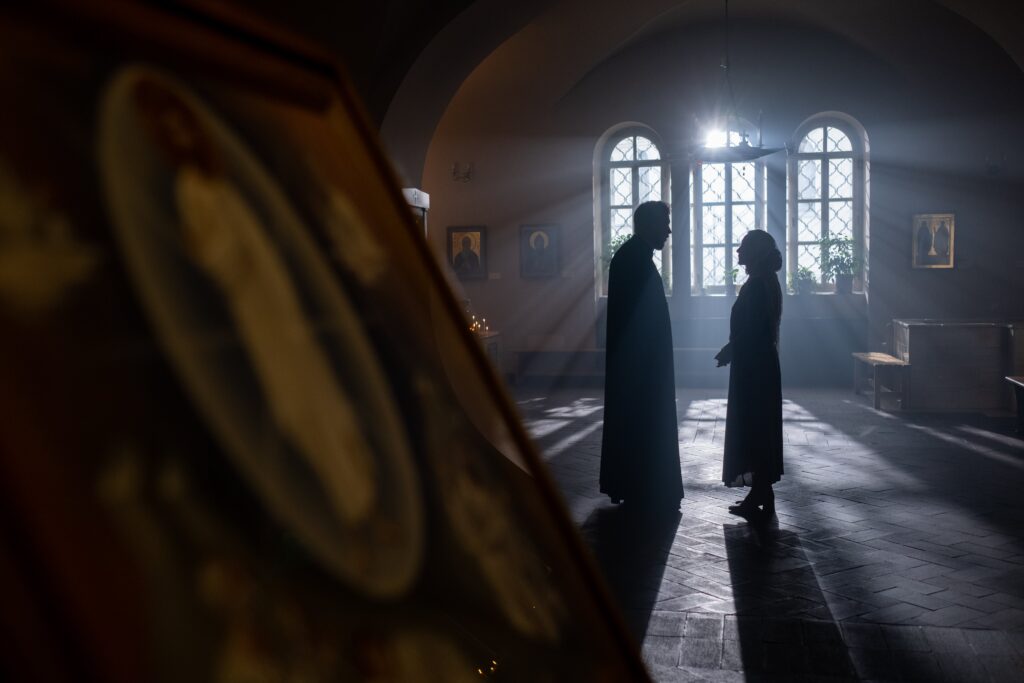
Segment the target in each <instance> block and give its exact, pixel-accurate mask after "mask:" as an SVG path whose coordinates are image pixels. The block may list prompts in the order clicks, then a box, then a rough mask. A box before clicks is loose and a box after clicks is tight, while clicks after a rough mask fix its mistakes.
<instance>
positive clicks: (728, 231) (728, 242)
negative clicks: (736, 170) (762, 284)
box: [724, 163, 735, 294]
mask: <svg viewBox="0 0 1024 683" xmlns="http://www.w3.org/2000/svg"><path fill="white" fill-rule="evenodd" d="M724 199H725V283H724V284H725V292H726V294H732V293H733V292H734V290H735V287H734V285H733V283H732V246H733V244H732V164H731V163H726V164H725V198H724Z"/></svg>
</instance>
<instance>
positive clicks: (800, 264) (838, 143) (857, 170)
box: [787, 120, 866, 289]
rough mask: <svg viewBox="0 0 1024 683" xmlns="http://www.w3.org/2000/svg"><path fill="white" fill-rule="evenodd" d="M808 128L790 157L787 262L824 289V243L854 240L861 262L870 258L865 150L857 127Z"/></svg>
mask: <svg viewBox="0 0 1024 683" xmlns="http://www.w3.org/2000/svg"><path fill="white" fill-rule="evenodd" d="M808 125H809V126H810V128H808V127H807V125H805V126H804V130H806V132H805V133H804V134H802V135H800V136H799V142H798V143H797V144H796V151H795V152H793V153H792V154H790V158H789V206H790V211H789V236H788V240H787V242H788V244H787V252H788V253H787V261H788V269H789V272H790V273H794V272H796V271H797V270H798V269H800V268H806V269H808V270H810V271H811V272H812V273H813V274H814V277H815V279H816V281H817V282H818V283H819V286H820V287H821V288H822V289H824V288H826V286H827V283H825V282H824V281H823V276H822V261H823V259H824V257H825V254H824V248H823V247H822V245H821V243H820V242H821V240H822V239H823V238H832V239H843V240H850V241H851V242H852V244H853V253H854V255H855V256H856V257H857V259H858V260H859V261H863V257H864V255H865V254H864V243H865V235H864V229H863V226H864V208H865V207H864V199H863V198H864V196H865V189H866V188H865V182H866V180H865V170H864V169H865V164H864V158H863V151H862V150H863V148H864V146H863V144H862V143H861V141H860V140H859V139H858V137H857V136H856V135H855V134H854V133H853V129H852V127H848V126H845V125H844V126H840V125H838V124H837V123H836V122H832V121H827V120H825V121H819V122H817V123H815V122H812V123H810V124H808ZM855 275H861V273H855Z"/></svg>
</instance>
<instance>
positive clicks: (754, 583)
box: [722, 515, 855, 680]
mask: <svg viewBox="0 0 1024 683" xmlns="http://www.w3.org/2000/svg"><path fill="white" fill-rule="evenodd" d="M737 520H738V521H737V523H736V524H726V525H723V527H722V534H723V536H724V539H725V549H726V553H727V558H728V566H729V576H730V579H731V581H732V592H733V600H734V602H735V605H736V617H735V618H727V619H726V621H725V627H724V632H723V653H722V655H723V668H738V669H741V670H742V671H744V672H748V673H765V674H772V675H776V676H793V677H806V676H828V677H834V678H838V679H844V680H850V679H854V678H855V673H854V671H855V669H854V666H853V662H852V661H851V660H850V656H849V654H848V652H847V649H846V647H845V645H844V642H843V634H842V630H841V629H840V627H839V624H837V623H836V622H835V621H834V620H833V619H832V616H831V614H830V613H829V610H828V603H827V601H826V599H825V595H824V593H823V592H822V590H821V588H820V587H819V586H818V582H817V579H816V577H815V573H814V568H813V567H812V565H811V563H810V561H809V560H808V558H807V557H806V555H805V553H804V551H803V548H802V547H801V544H800V538H799V536H797V535H796V534H794V533H792V532H790V531H786V530H783V529H780V528H779V525H778V518H776V517H775V516H774V515H772V516H770V517H763V516H761V517H757V518H752V519H750V520H749V521H742V520H741V519H740V518H737Z"/></svg>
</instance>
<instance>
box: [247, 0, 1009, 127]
mask: <svg viewBox="0 0 1024 683" xmlns="http://www.w3.org/2000/svg"><path fill="white" fill-rule="evenodd" d="M236 1H237V2H238V3H239V4H240V5H242V6H243V7H244V8H245V10H246V11H248V12H252V13H255V14H257V15H260V16H262V17H263V18H265V19H268V20H270V21H271V22H273V23H275V24H277V25H280V26H282V27H284V28H286V29H288V30H290V31H292V32H294V33H296V34H299V35H301V36H303V37H305V38H306V39H307V40H309V41H311V42H313V43H316V44H317V45H318V46H320V47H322V48H325V49H327V50H328V51H330V52H332V53H334V54H336V55H338V56H339V58H340V59H341V60H342V61H343V62H344V63H345V64H346V66H347V68H348V71H349V73H350V74H351V76H352V78H353V80H354V81H355V83H356V85H357V87H358V89H359V90H360V92H361V93H362V94H363V97H364V99H365V101H366V104H367V108H368V109H369V111H370V114H371V116H372V117H373V118H374V119H375V120H376V121H377V122H378V123H380V122H382V121H383V120H384V118H385V115H386V113H387V111H388V108H389V107H390V105H391V102H392V100H393V99H394V97H395V95H396V93H398V92H399V90H400V88H401V86H402V83H403V81H404V80H405V79H406V78H407V77H410V76H412V77H413V78H415V77H423V76H422V75H420V76H415V75H412V74H411V73H410V72H411V71H412V70H413V67H414V65H415V64H416V63H417V61H418V60H420V59H421V58H423V57H424V56H426V53H427V52H428V51H429V52H433V53H435V54H434V57H433V60H432V61H431V63H430V65H429V74H430V75H429V76H427V77H428V78H429V79H430V80H434V79H437V80H438V81H440V82H439V83H438V84H437V85H438V86H439V87H441V88H442V89H444V86H445V84H446V83H447V81H449V80H452V79H453V78H455V79H458V78H464V77H465V76H466V75H468V74H469V73H470V72H471V71H472V69H473V68H474V67H475V66H476V65H477V64H479V62H480V61H482V60H483V59H484V58H485V57H486V56H487V55H488V54H490V53H491V52H492V51H493V50H494V49H495V48H497V47H498V46H499V45H500V44H501V43H503V42H504V41H505V40H507V39H508V38H509V37H510V36H512V35H513V34H515V33H517V32H519V31H521V30H523V29H524V28H526V27H527V26H529V25H530V24H534V23H537V22H541V23H543V22H545V21H550V20H551V19H552V18H553V17H557V16H563V17H565V19H566V20H572V18H573V15H574V8H575V9H576V10H582V11H583V14H578V15H577V16H579V17H582V18H583V19H584V20H585V22H586V24H587V28H588V30H596V31H597V32H598V33H599V34H604V33H606V32H607V29H609V28H613V27H614V26H616V25H619V26H629V27H631V28H630V30H629V31H628V33H626V34H625V35H624V34H623V33H624V32H622V31H619V32H615V31H612V32H611V33H614V34H615V35H616V40H615V42H610V43H608V44H606V45H605V46H604V49H605V51H606V54H605V56H607V54H608V53H611V52H614V51H616V50H619V49H622V48H623V47H624V46H625V45H626V44H628V43H629V42H630V41H633V40H636V39H638V38H640V37H642V36H643V35H645V34H646V33H650V32H657V31H661V30H665V29H667V28H669V27H671V26H679V25H683V24H686V23H690V22H698V21H708V20H716V19H719V18H721V16H722V12H723V2H722V0H671V1H668V2H665V1H663V0H633V1H632V2H630V3H623V2H619V1H618V0H587V1H586V2H579V1H578V0H377V1H376V2H337V1H335V2H326V1H324V0H294V1H293V2H288V3H281V2H273V1H272V0H236ZM927 5H931V6H934V7H935V8H936V9H941V8H945V9H946V10H949V11H951V12H954V13H956V14H958V15H960V16H962V17H963V18H964V19H966V20H967V21H969V22H971V23H973V24H974V25H976V26H977V27H978V28H980V29H981V30H982V31H984V32H985V33H987V34H989V35H990V36H991V37H992V39H993V40H994V41H995V42H996V43H997V44H998V45H1000V46H1001V47H1002V49H1004V50H1005V51H1006V52H1007V54H1009V55H1010V57H1011V58H1013V60H1014V61H1015V62H1016V63H1017V64H1018V65H1019V66H1021V67H1022V68H1024V3H1020V2H1013V1H1007V0H884V1H882V2H876V1H874V0H864V1H863V2H844V1H842V0H829V1H827V2H823V1H822V0H732V1H731V3H730V12H731V13H732V15H733V16H734V17H736V18H737V19H744V18H760V19H770V20H773V21H780V22H790V23H800V24H811V25H816V26H819V27H821V28H822V29H823V30H827V31H830V32H835V33H839V34H842V35H845V36H846V37H847V38H848V39H850V40H852V41H854V42H868V43H870V42H871V40H872V37H873V36H875V35H877V34H878V33H879V31H881V32H884V31H885V28H886V25H887V24H888V23H890V22H892V21H893V19H894V18H896V17H899V16H904V15H906V14H908V13H911V14H912V13H915V12H920V11H923V8H925V6H927ZM578 29H579V27H578V26H574V25H572V24H570V25H566V26H565V27H564V33H563V36H564V40H565V42H566V43H567V45H563V46H562V47H563V49H564V48H565V47H567V46H568V47H570V48H571V47H572V45H573V44H576V43H579V44H580V45H581V46H582V45H583V44H585V43H586V42H587V41H579V40H578V39H579V37H580V36H579V30H578ZM936 49H942V48H941V47H937V48H936ZM588 59H591V60H595V59H596V60H598V61H599V60H600V59H601V55H597V54H592V55H590V56H589V57H588ZM442 67H443V68H444V69H445V70H446V71H447V74H440V73H438V69H440V68H442ZM421 71H422V70H421ZM446 76H448V77H446ZM449 87H450V86H449ZM449 95H450V93H449Z"/></svg>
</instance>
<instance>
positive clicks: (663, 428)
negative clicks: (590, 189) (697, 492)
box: [601, 202, 683, 509]
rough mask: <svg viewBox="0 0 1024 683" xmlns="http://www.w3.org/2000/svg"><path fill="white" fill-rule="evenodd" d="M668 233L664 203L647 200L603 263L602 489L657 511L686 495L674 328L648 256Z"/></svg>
mask: <svg viewBox="0 0 1024 683" xmlns="http://www.w3.org/2000/svg"><path fill="white" fill-rule="evenodd" d="M671 232H672V231H671V229H670V228H669V209H668V206H667V205H666V204H665V203H664V202H644V203H643V204H641V205H640V206H639V207H637V209H636V211H635V212H634V213H633V233H634V234H633V236H632V237H630V238H629V240H627V241H626V243H625V244H623V245H622V246H621V247H620V248H619V250H618V251H617V252H616V253H615V256H614V257H613V258H612V262H611V266H610V267H609V269H608V335H607V339H608V344H607V356H606V363H605V392H604V396H605V400H604V434H603V440H602V443H601V492H602V493H606V494H608V496H609V497H610V498H611V499H612V501H613V502H620V501H622V500H628V501H630V502H631V503H634V504H637V505H639V506H650V507H655V508H659V509H678V508H679V500H680V499H681V498H682V497H683V480H682V475H681V473H680V467H679V438H678V434H677V427H676V387H675V371H674V369H673V363H672V327H671V324H670V323H669V315H668V303H667V301H666V299H665V287H664V285H663V284H662V281H661V275H659V274H658V270H657V268H655V266H654V262H653V260H652V257H653V255H654V250H655V249H659V250H660V249H661V248H662V247H664V246H665V241H666V240H667V239H668V236H669V234H670V233H671Z"/></svg>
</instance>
